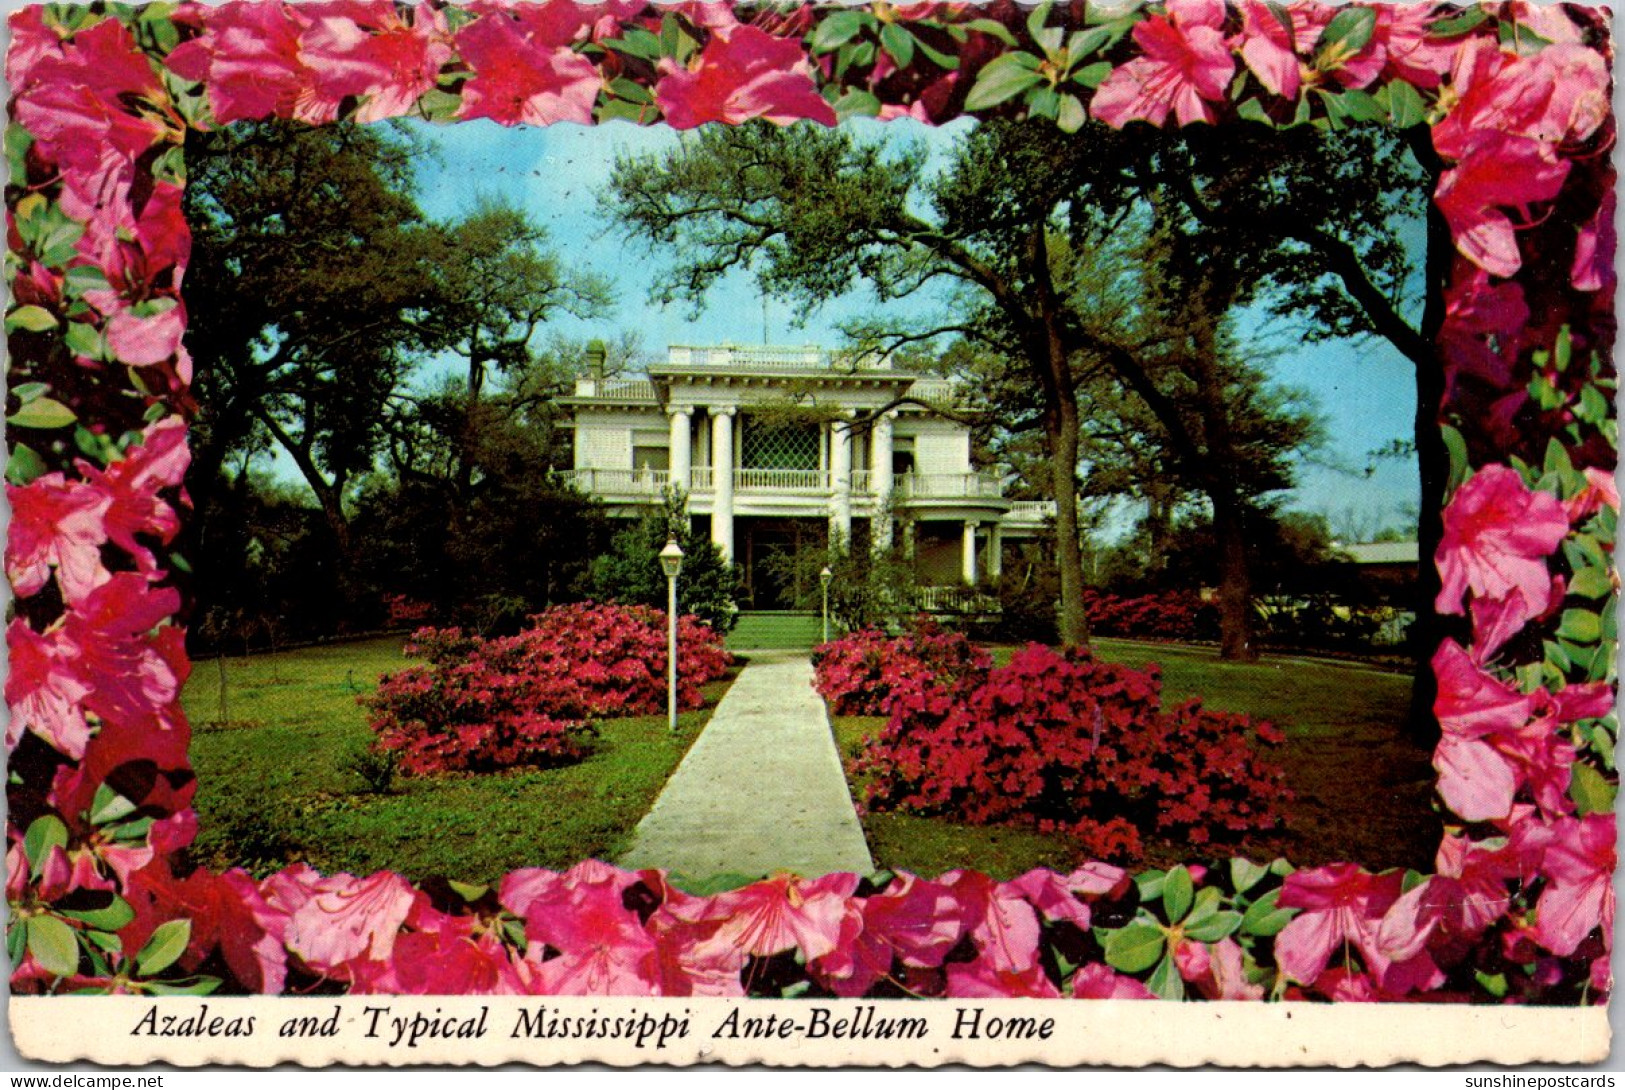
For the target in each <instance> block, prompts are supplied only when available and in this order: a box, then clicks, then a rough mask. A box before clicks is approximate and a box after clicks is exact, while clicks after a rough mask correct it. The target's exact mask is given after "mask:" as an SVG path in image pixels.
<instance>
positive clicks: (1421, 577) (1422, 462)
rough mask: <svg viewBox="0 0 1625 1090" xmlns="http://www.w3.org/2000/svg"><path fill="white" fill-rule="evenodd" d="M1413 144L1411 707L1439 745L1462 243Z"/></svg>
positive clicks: (1436, 162)
mask: <svg viewBox="0 0 1625 1090" xmlns="http://www.w3.org/2000/svg"><path fill="white" fill-rule="evenodd" d="M1407 138H1408V143H1409V144H1410V147H1411V150H1412V154H1414V155H1415V156H1416V159H1417V162H1419V163H1420V164H1421V165H1422V168H1423V169H1424V170H1425V171H1427V174H1428V183H1429V187H1428V192H1429V195H1430V199H1429V201H1428V210H1427V257H1426V259H1425V269H1426V276H1425V282H1426V290H1427V303H1426V305H1425V308H1424V310H1423V313H1422V328H1421V330H1420V331H1419V332H1420V334H1421V336H1422V338H1423V339H1424V340H1425V341H1426V342H1427V344H1428V348H1429V351H1428V355H1427V358H1425V359H1417V360H1415V361H1414V362H1415V363H1416V461H1417V469H1418V474H1419V476H1420V478H1421V488H1420V491H1419V498H1418V502H1419V505H1420V506H1419V514H1418V517H1417V520H1416V521H1417V525H1416V550H1417V558H1416V561H1417V567H1416V600H1415V606H1414V608H1415V611H1416V620H1415V622H1413V623H1412V625H1411V631H1410V643H1411V649H1412V653H1413V654H1414V656H1415V671H1416V672H1415V675H1414V679H1413V681H1412V683H1411V705H1410V710H1409V712H1408V714H1407V716H1406V723H1405V728H1406V729H1405V733H1406V735H1407V736H1408V737H1409V738H1410V739H1411V741H1412V742H1414V743H1416V745H1418V746H1420V747H1422V748H1426V749H1432V748H1433V747H1434V746H1435V745H1437V744H1438V742H1439V737H1440V731H1439V719H1438V716H1436V715H1435V714H1434V712H1433V702H1434V700H1435V698H1436V697H1437V696H1438V691H1439V685H1438V679H1436V678H1435V677H1434V676H1433V653H1434V652H1435V651H1436V650H1437V649H1438V646H1439V643H1440V641H1441V640H1443V639H1444V636H1445V624H1444V622H1443V619H1442V618H1441V617H1440V616H1439V615H1438V613H1437V611H1436V609H1435V607H1434V602H1435V600H1436V599H1437V598H1438V596H1439V588H1440V586H1441V583H1440V577H1439V569H1438V566H1437V565H1436V563H1435V561H1434V557H1436V556H1437V555H1438V552H1439V544H1440V542H1441V541H1443V539H1444V511H1443V508H1444V496H1445V488H1446V486H1447V485H1448V484H1449V482H1450V452H1449V451H1448V450H1447V449H1446V448H1445V445H1444V436H1443V434H1441V432H1440V431H1439V425H1440V410H1441V403H1442V402H1443V400H1444V385H1445V383H1444V361H1443V360H1442V359H1440V358H1439V350H1438V343H1439V330H1440V328H1441V327H1442V326H1443V325H1444V318H1445V289H1446V287H1448V285H1449V280H1450V269H1451V265H1452V264H1453V262H1454V260H1455V252H1456V250H1455V242H1454V240H1453V239H1452V238H1451V234H1450V225H1449V224H1448V223H1446V222H1445V218H1444V215H1443V214H1442V213H1441V212H1440V211H1439V208H1438V205H1437V204H1435V203H1434V202H1433V201H1432V200H1431V195H1432V193H1433V192H1435V191H1436V190H1437V188H1438V184H1439V178H1440V177H1441V176H1442V174H1443V171H1444V163H1443V162H1442V161H1440V159H1439V156H1438V154H1437V152H1435V151H1434V150H1433V145H1432V142H1431V141H1430V139H1429V138H1428V136H1427V130H1426V129H1425V128H1417V129H1412V130H1409V131H1408V132H1407Z"/></svg>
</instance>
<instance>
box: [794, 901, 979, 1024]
mask: <svg viewBox="0 0 1625 1090" xmlns="http://www.w3.org/2000/svg"><path fill="white" fill-rule="evenodd" d="M962 916H963V914H962V912H961V910H960V905H959V901H958V899H957V898H956V897H955V896H954V894H953V891H952V890H950V889H949V888H948V887H947V886H944V885H941V884H939V883H937V882H929V881H926V880H925V879H922V878H916V877H915V876H914V875H912V874H899V875H898V876H897V878H896V879H895V880H894V881H893V882H892V884H891V885H890V886H888V887H887V889H886V890H885V892H883V893H877V894H875V895H873V896H871V897H868V898H865V899H864V901H863V902H862V915H861V917H860V916H856V915H855V916H853V917H851V918H850V920H849V922H848V929H849V930H850V931H851V934H847V933H846V931H844V930H843V933H842V935H841V937H840V940H839V941H838V943H837V945H836V948H835V949H834V950H832V951H831V952H830V953H829V954H827V955H825V956H824V957H822V958H820V959H819V960H818V961H817V962H815V963H814V965H813V966H812V968H813V969H814V971H815V972H816V973H817V975H818V978H819V979H820V980H821V981H823V982H824V983H825V985H826V987H828V988H829V989H830V990H831V991H833V992H834V993H835V994H837V995H841V996H847V997H857V996H861V995H864V994H866V993H867V992H868V990H869V988H870V987H871V986H872V985H873V983H874V982H875V981H876V980H878V979H880V978H881V977H883V976H885V975H886V974H887V973H889V972H890V971H891V968H892V962H893V960H894V959H897V960H901V961H902V963H903V964H904V965H905V966H908V967H911V968H922V969H926V968H936V967H937V966H939V965H941V964H942V961H943V958H945V957H946V956H947V954H948V952H949V951H950V950H952V949H953V948H954V946H955V945H956V944H957V943H958V942H959V940H960V938H961V937H962V936H963V935H964V933H965V923H964V920H963V918H962Z"/></svg>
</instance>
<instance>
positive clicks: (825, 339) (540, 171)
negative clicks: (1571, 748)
mask: <svg viewBox="0 0 1625 1090" xmlns="http://www.w3.org/2000/svg"><path fill="white" fill-rule="evenodd" d="M968 124H969V123H968V122H960V123H956V124H955V125H953V126H948V127H945V128H943V129H938V130H931V129H928V128H925V127H923V126H917V125H913V124H911V123H903V122H893V123H891V124H890V125H886V126H880V125H873V126H872V130H873V131H874V132H876V133H881V134H884V135H886V136H887V137H888V138H897V137H902V138H914V139H923V140H928V142H929V144H930V146H931V148H932V150H933V152H934V153H935V154H939V155H940V154H946V153H947V152H948V151H949V149H951V147H952V144H953V141H954V140H955V139H956V138H957V137H958V135H960V134H962V133H963V132H964V131H965V128H966V127H967V126H968ZM413 129H414V131H415V132H417V133H418V134H419V135H420V136H422V137H423V138H424V139H425V140H426V141H428V142H429V143H430V145H431V146H432V147H433V148H434V149H435V151H436V154H435V155H433V156H431V157H428V158H426V159H425V161H424V162H423V163H422V165H421V167H420V169H419V172H418V176H419V182H420V190H421V192H420V203H421V204H422V206H423V208H424V211H425V212H426V213H428V214H429V215H430V216H431V217H434V218H448V219H449V218H455V217H457V216H459V215H461V214H463V213H465V212H467V211H468V210H470V209H471V208H472V207H474V205H475V203H476V202H477V201H478V200H479V199H481V198H482V197H494V198H501V199H504V200H508V201H512V202H514V203H516V204H518V205H519V206H520V207H521V208H523V209H525V210H526V211H527V212H529V213H530V215H531V216H532V217H533V218H534V219H535V220H536V221H537V222H539V223H541V224H543V225H545V226H546V228H547V229H548V231H549V234H550V236H551V240H552V243H553V245H554V247H555V249H556V250H557V252H558V253H559V255H560V256H561V257H562V258H563V259H564V260H565V261H566V263H567V264H569V265H572V266H574V267H577V268H581V269H586V270H591V271H593V272H596V273H597V274H599V275H600V276H603V277H605V278H607V279H608V280H610V281H611V282H612V283H613V284H614V285H615V288H616V293H617V297H618V299H617V304H616V310H615V312H614V313H613V314H611V315H610V316H608V317H606V318H603V319H598V320H594V321H581V320H578V319H575V318H571V317H569V316H565V317H563V318H561V319H560V320H558V321H557V322H555V323H554V324H553V325H552V327H551V328H552V329H554V330H556V331H558V332H560V333H563V334H566V335H568V336H571V337H590V336H609V335H613V334H615V333H617V332H619V331H620V330H623V329H636V330H638V331H639V332H640V333H641V334H642V338H643V346H644V348H645V350H647V351H649V352H651V353H655V354H657V355H659V354H663V353H664V349H665V346H666V345H667V344H718V343H722V342H729V341H731V342H734V343H745V344H753V343H760V342H761V341H762V339H763V303H762V298H761V295H760V293H759V292H758V291H757V289H756V287H755V284H754V283H753V282H752V281H751V280H750V279H749V277H747V276H745V275H743V274H736V275H733V276H730V277H729V278H727V279H726V280H725V281H724V282H722V283H720V284H719V285H717V287H716V288H714V289H713V290H712V292H711V295H710V296H709V298H708V299H707V302H706V306H705V308H704V309H703V311H702V312H701V313H700V314H699V315H697V316H695V315H691V314H690V313H689V308H688V307H687V306H686V305H685V304H681V303H679V304H674V305H672V306H670V307H665V308H662V307H660V306H659V305H658V304H655V303H653V302H650V298H649V297H650V292H651V289H652V285H653V283H654V280H655V277H656V275H657V273H658V271H659V270H660V268H661V267H662V266H663V264H664V263H663V261H662V260H661V258H660V256H659V255H658V254H652V253H651V252H650V251H649V250H648V249H647V247H646V246H645V245H644V244H643V243H641V242H631V243H629V242H627V241H626V240H625V239H624V238H623V237H622V236H620V235H619V234H617V233H616V232H615V231H614V229H613V225H612V224H610V223H609V222H607V221H605V220H603V219H601V218H600V217H599V215H598V209H597V198H598V194H599V193H600V192H601V191H603V190H604V189H605V188H606V186H607V184H608V181H609V177H610V174H611V170H612V166H613V162H614V159H615V157H616V155H617V154H626V153H632V154H638V153H648V152H657V151H661V150H664V149H666V148H668V147H671V146H673V144H674V143H675V141H676V140H677V139H678V138H679V137H678V134H676V133H674V132H673V131H671V130H669V129H662V128H641V129H640V128H637V127H635V126H632V125H629V124H625V123H621V122H615V123H610V124H607V125H602V126H598V127H596V128H594V127H586V126H579V125H556V126H552V127H550V128H545V129H536V128H522V127H521V128H513V129H504V128H502V127H500V126H498V125H495V124H493V123H491V122H487V121H476V122H465V123H462V124H459V125H451V126H434V125H427V124H423V125H414V126H413ZM874 306H875V302H874V299H873V297H872V295H871V294H870V293H869V292H868V291H867V290H866V289H865V288H863V287H862V286H861V284H860V285H855V286H854V290H853V291H852V292H850V293H848V295H847V296H845V297H843V298H842V299H840V300H838V301H836V302H835V303H832V304H830V305H828V306H825V307H823V308H821V309H820V310H818V311H815V312H813V313H811V314H799V313H797V312H795V311H793V310H792V309H791V307H790V306H788V305H787V304H785V303H781V302H778V301H776V300H769V301H768V303H767V307H766V330H767V338H768V340H769V341H770V342H771V343H774V344H801V343H820V344H825V345H834V344H838V343H839V342H840V332H839V326H840V323H841V322H842V321H844V320H851V319H854V318H858V317H862V316H863V315H865V314H866V313H869V312H871V311H872V309H873V307H874ZM798 318H799V319H800V321H801V324H800V325H795V324H793V320H794V319H798ZM1241 332H1242V333H1243V336H1244V343H1246V341H1247V340H1248V339H1251V340H1252V341H1253V343H1257V344H1260V345H1267V346H1268V347H1269V348H1270V349H1271V354H1270V356H1269V358H1268V360H1267V362H1266V363H1264V364H1263V367H1264V369H1265V370H1266V371H1267V373H1269V374H1270V375H1271V376H1272V378H1273V379H1274V380H1275V381H1276V382H1277V383H1278V384H1280V385H1282V386H1288V387H1293V388H1296V389H1299V390H1302V391H1304V392H1306V393H1307V394H1308V395H1309V397H1310V399H1311V401H1312V402H1313V405H1314V407H1315V410H1316V411H1317V412H1318V414H1319V415H1320V416H1321V418H1322V419H1323V422H1324V429H1325V433H1326V443H1325V445H1324V446H1323V448H1322V449H1321V450H1320V451H1318V452H1317V454H1316V455H1315V457H1314V459H1313V462H1314V463H1329V464H1332V465H1346V466H1350V467H1355V468H1360V469H1363V468H1364V467H1365V465H1366V463H1367V458H1366V454H1367V452H1369V451H1372V450H1375V449H1377V448H1379V447H1383V446H1385V445H1387V444H1389V443H1390V442H1392V441H1393V440H1395V439H1399V438H1403V437H1406V436H1408V435H1409V434H1410V433H1411V428H1412V419H1413V416H1414V412H1415V404H1416V401H1415V389H1416V386H1415V378H1414V373H1413V370H1412V366H1411V364H1410V363H1409V362H1408V361H1407V360H1405V359H1404V357H1402V356H1400V355H1399V353H1398V352H1397V351H1395V350H1394V349H1393V348H1392V347H1391V346H1390V345H1388V343H1387V342H1385V341H1380V340H1377V339H1374V338H1373V339H1367V340H1363V341H1360V342H1349V341H1338V342H1330V343H1325V344H1318V345H1308V344H1305V343H1303V339H1302V337H1301V331H1299V330H1294V329H1292V328H1290V327H1287V326H1283V325H1282V324H1281V323H1280V322H1279V321H1277V322H1274V323H1269V324H1266V323H1262V322H1260V321H1254V320H1252V319H1251V318H1250V317H1249V316H1247V315H1243V316H1242V317H1241ZM1261 355H1262V353H1261ZM1416 489H1417V484H1416V469H1415V466H1414V464H1413V463H1408V462H1385V463H1383V464H1381V465H1380V466H1379V467H1378V468H1377V469H1376V471H1375V473H1373V474H1372V475H1371V476H1370V477H1369V478H1367V477H1364V476H1360V475H1356V474H1349V473H1344V472H1337V471H1334V470H1331V469H1329V468H1326V466H1324V465H1320V464H1312V463H1306V464H1304V465H1302V466H1301V467H1300V471H1299V485H1298V488H1297V490H1296V493H1295V495H1294V496H1293V497H1291V498H1290V499H1289V501H1288V504H1287V506H1289V507H1292V508H1295V509H1297V510H1302V511H1309V512H1314V513H1319V514H1324V515H1327V516H1328V517H1329V518H1330V520H1331V521H1332V524H1333V528H1334V530H1335V529H1338V528H1339V524H1340V523H1341V524H1344V525H1345V526H1347V527H1348V528H1349V529H1352V528H1354V527H1357V526H1361V525H1363V526H1367V527H1369V528H1370V529H1373V530H1374V529H1376V528H1378V527H1380V526H1382V525H1385V524H1388V523H1398V522H1401V521H1402V520H1403V519H1405V518H1407V517H1414V508H1415V495H1416Z"/></svg>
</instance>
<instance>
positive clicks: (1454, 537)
mask: <svg viewBox="0 0 1625 1090" xmlns="http://www.w3.org/2000/svg"><path fill="white" fill-rule="evenodd" d="M1568 528H1569V520H1568V517H1567V515H1566V514H1565V512H1564V510H1563V505H1562V504H1560V503H1559V502H1558V501H1557V499H1556V497H1554V496H1550V495H1547V494H1546V493H1544V492H1532V491H1530V489H1529V487H1528V486H1527V485H1525V484H1524V483H1523V478H1522V477H1520V476H1519V475H1518V472H1517V471H1516V470H1514V469H1511V468H1509V467H1507V466H1499V465H1491V466H1485V467H1484V468H1483V469H1480V470H1479V471H1478V472H1477V473H1475V474H1474V475H1473V477H1472V479H1471V480H1469V481H1468V482H1467V483H1466V484H1464V485H1462V486H1461V488H1459V489H1458V490H1457V491H1456V494H1455V495H1454V496H1452V497H1451V499H1450V503H1449V505H1448V506H1447V507H1445V510H1444V540H1443V541H1442V542H1441V543H1440V545H1439V574H1440V576H1441V579H1442V586H1441V588H1440V590H1439V596H1438V598H1437V600H1436V601H1435V607H1436V608H1437V609H1438V610H1439V612H1440V613H1460V612H1461V611H1462V610H1461V599H1462V594H1463V593H1464V592H1466V591H1468V590H1471V591H1472V592H1473V594H1474V595H1480V596H1484V595H1487V596H1489V597H1492V598H1500V597H1503V596H1505V595H1506V594H1507V593H1508V592H1509V591H1512V590H1517V591H1521V592H1522V594H1523V596H1524V601H1525V602H1526V603H1528V606H1529V609H1530V611H1531V612H1532V613H1534V614H1537V615H1538V614H1541V613H1544V612H1545V611H1546V606H1547V604H1548V601H1549V598H1550V595H1551V585H1552V584H1551V575H1550V573H1549V572H1548V571H1547V568H1546V558H1547V557H1548V556H1550V555H1551V554H1552V553H1553V552H1554V551H1556V549H1557V547H1558V545H1559V544H1561V543H1562V541H1563V537H1564V535H1566V534H1567V533H1568Z"/></svg>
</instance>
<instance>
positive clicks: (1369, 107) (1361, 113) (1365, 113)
mask: <svg viewBox="0 0 1625 1090" xmlns="http://www.w3.org/2000/svg"><path fill="white" fill-rule="evenodd" d="M1337 97H1338V99H1340V100H1341V104H1342V107H1343V113H1344V114H1345V115H1346V116H1347V117H1348V118H1349V120H1351V121H1385V120H1387V118H1388V111H1387V110H1385V109H1383V108H1382V106H1381V105H1379V104H1378V102H1377V100H1376V99H1375V98H1372V97H1371V96H1370V95H1368V94H1366V93H1365V92H1364V91H1344V92H1343V93H1342V94H1341V95H1338V96H1337Z"/></svg>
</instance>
